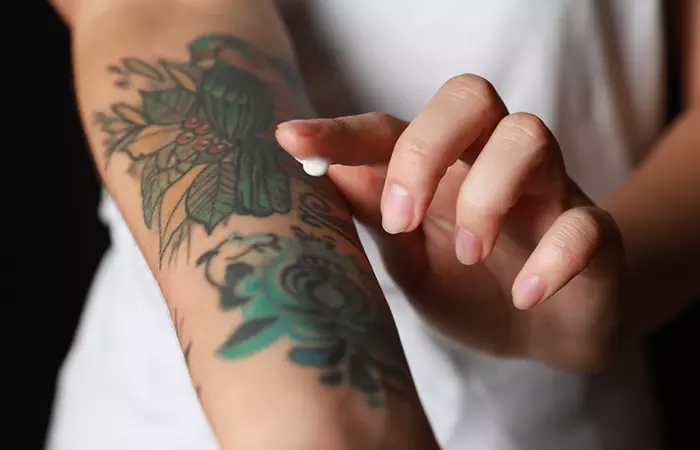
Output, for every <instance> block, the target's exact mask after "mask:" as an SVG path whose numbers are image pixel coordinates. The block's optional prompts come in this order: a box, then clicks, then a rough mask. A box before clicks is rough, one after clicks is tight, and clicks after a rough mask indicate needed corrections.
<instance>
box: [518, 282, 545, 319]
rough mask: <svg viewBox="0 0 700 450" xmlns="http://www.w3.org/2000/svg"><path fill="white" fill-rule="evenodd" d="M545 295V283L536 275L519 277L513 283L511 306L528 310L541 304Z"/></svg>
mask: <svg viewBox="0 0 700 450" xmlns="http://www.w3.org/2000/svg"><path fill="white" fill-rule="evenodd" d="M546 293H547V283H546V282H545V281H544V280H543V279H542V278H541V277H539V276H537V275H520V276H518V277H517V278H516V280H515V282H514V283H513V290H512V295H513V305H514V306H515V307H516V308H518V309H520V310H523V311H525V310H528V309H531V308H532V307H534V306H535V305H537V304H538V303H541V302H542V301H543V300H544V298H545V294H546Z"/></svg>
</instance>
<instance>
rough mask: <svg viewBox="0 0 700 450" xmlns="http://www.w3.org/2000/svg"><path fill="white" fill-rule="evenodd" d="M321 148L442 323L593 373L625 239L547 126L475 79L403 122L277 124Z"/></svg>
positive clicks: (427, 311) (301, 154)
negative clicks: (511, 109)
mask: <svg viewBox="0 0 700 450" xmlns="http://www.w3.org/2000/svg"><path fill="white" fill-rule="evenodd" d="M277 139H278V140H279V142H280V144H281V145H282V147H284V148H285V149H286V150H287V151H288V152H289V153H290V154H292V155H293V156H295V157H297V158H310V157H322V158H325V159H327V160H328V161H329V162H330V163H331V164H332V165H331V167H330V168H329V171H328V175H329V177H330V178H331V180H332V181H333V182H334V183H335V185H336V186H337V187H338V189H339V190H340V191H341V193H342V194H343V195H344V197H345V198H346V200H347V201H348V203H349V205H350V208H351V210H352V212H353V214H354V215H355V217H356V218H357V219H358V220H359V221H360V222H362V223H363V224H364V225H366V226H367V227H368V228H369V229H370V230H371V231H372V233H373V234H374V237H375V239H376V241H377V243H378V245H379V247H380V249H381V252H382V256H383V258H384V261H385V263H386V266H387V269H388V270H389V273H390V274H391V276H392V277H393V278H394V280H395V282H396V283H397V284H398V285H399V286H400V287H401V289H402V290H403V291H404V292H405V294H406V296H407V297H408V299H409V300H410V301H411V302H412V303H413V305H414V306H415V307H416V309H417V310H418V311H419V312H421V313H422V314H423V315H424V317H425V318H427V319H428V320H429V321H430V322H432V323H433V324H434V325H435V326H436V327H437V328H438V329H439V330H441V331H443V332H444V333H446V334H448V335H449V336H451V337H452V338H455V339H457V340H458V341H459V342H461V343H463V344H465V345H468V346H472V347H475V348H478V349H480V350H482V351H486V352H489V353H492V354H496V355H500V356H517V357H528V358H533V359H536V360H538V361H541V362H544V363H547V364H550V365H552V366H555V367H558V368H561V369H565V370H583V371H588V370H597V369H599V368H600V367H601V366H602V364H603V363H604V362H605V361H606V359H607V358H608V357H609V356H610V355H611V353H612V351H613V350H614V349H615V345H614V342H616V336H617V327H616V324H617V310H618V307H617V303H618V292H617V291H618V284H619V282H618V279H619V277H620V273H621V266H622V259H623V258H622V257H623V246H622V240H621V237H620V233H619V230H618V228H617V226H616V224H615V222H614V220H613V219H612V217H611V216H610V215H609V214H608V213H607V212H606V211H604V210H602V209H600V208H598V207H596V205H595V204H593V202H591V200H589V199H588V198H587V197H586V196H585V195H584V194H583V192H582V191H581V190H580V189H579V187H578V186H577V185H576V184H575V183H574V182H573V181H572V180H571V179H570V178H569V177H568V175H567V173H566V169H565V167H564V162H563V158H562V154H561V151H560V149H559V146H558V144H557V141H556V139H555V138H554V136H553V134H552V133H551V131H550V130H549V129H548V128H547V127H546V126H545V125H544V123H543V122H542V121H541V120H540V119H539V118H537V117H535V116H533V115H530V114H525V113H516V114H508V111H507V109H506V107H505V105H504V104H503V102H502V100H501V99H500V98H499V96H498V94H497V93H496V91H495V90H494V88H493V87H492V86H491V84H490V83H489V82H488V81H486V80H484V79H483V78H480V77H477V76H474V75H461V76H458V77H455V78H453V79H451V80H449V81H448V82H447V83H445V85H444V86H443V87H442V88H441V89H440V90H439V91H438V92H437V93H436V95H435V96H434V97H433V98H432V99H431V100H430V102H429V103H428V104H427V105H426V106H425V108H423V110H422V111H421V112H420V113H419V114H418V116H417V117H416V118H415V119H414V120H413V121H412V122H411V123H410V124H407V123H405V122H403V121H401V120H399V119H397V118H395V117H392V116H389V115H387V114H382V113H369V114H362V115H358V116H350V117H343V118H336V119H314V120H306V121H291V122H286V123H284V124H281V125H280V127H279V128H278V130H277Z"/></svg>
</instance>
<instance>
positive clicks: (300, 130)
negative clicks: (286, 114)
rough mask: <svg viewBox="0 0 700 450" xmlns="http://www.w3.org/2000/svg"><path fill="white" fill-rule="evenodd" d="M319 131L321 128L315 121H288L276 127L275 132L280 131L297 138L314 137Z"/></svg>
mask: <svg viewBox="0 0 700 450" xmlns="http://www.w3.org/2000/svg"><path fill="white" fill-rule="evenodd" d="M320 129H321V126H320V124H319V123H318V121H317V120H315V119H310V120H306V119H298V120H288V121H286V122H282V123H280V124H279V125H277V131H280V130H282V131H284V132H289V133H291V134H293V135H296V136H299V137H313V136H316V135H317V134H318V132H319V130H320Z"/></svg>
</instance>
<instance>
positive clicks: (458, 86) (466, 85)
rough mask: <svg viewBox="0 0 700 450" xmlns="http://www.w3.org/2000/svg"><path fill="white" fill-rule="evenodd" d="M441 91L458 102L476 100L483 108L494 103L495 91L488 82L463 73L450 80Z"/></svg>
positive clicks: (476, 76)
mask: <svg viewBox="0 0 700 450" xmlns="http://www.w3.org/2000/svg"><path fill="white" fill-rule="evenodd" d="M443 90H444V91H445V92H446V93H448V94H450V95H452V96H454V97H457V98H458V99H460V100H470V99H474V98H476V99H477V100H479V101H480V102H481V103H483V105H484V106H485V107H488V106H492V105H493V104H495V103H496V98H497V94H496V89H495V88H494V87H493V85H492V84H491V82H490V81H488V80H487V79H485V78H482V77H480V76H478V75H474V74H471V73H465V74H461V75H457V76H455V77H452V78H450V79H449V80H447V82H446V83H445V84H444V86H443Z"/></svg>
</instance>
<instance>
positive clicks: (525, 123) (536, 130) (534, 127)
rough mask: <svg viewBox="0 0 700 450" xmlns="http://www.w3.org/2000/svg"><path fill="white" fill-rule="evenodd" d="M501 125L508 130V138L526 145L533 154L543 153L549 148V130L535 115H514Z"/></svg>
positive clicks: (522, 113) (505, 118) (519, 113)
mask: <svg viewBox="0 0 700 450" xmlns="http://www.w3.org/2000/svg"><path fill="white" fill-rule="evenodd" d="M501 125H502V126H503V127H504V128H505V129H506V131H507V133H508V134H507V137H508V138H510V139H511V140H513V141H515V142H517V143H522V144H526V147H527V148H528V149H532V150H531V151H533V152H542V151H544V150H546V149H547V147H548V144H549V141H550V132H549V128H547V125H545V124H544V122H543V121H542V119H540V118H539V117H537V116H535V115H534V114H530V113H524V112H518V113H513V114H510V115H508V116H506V117H504V118H503V120H502V121H501Z"/></svg>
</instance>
